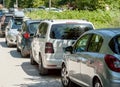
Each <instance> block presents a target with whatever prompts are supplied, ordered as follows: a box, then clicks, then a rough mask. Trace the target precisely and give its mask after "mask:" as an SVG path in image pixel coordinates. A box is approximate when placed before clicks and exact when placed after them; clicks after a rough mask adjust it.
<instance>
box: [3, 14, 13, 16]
mask: <svg viewBox="0 0 120 87" xmlns="http://www.w3.org/2000/svg"><path fill="white" fill-rule="evenodd" d="M5 16H13V14H11V13H6V14H5Z"/></svg>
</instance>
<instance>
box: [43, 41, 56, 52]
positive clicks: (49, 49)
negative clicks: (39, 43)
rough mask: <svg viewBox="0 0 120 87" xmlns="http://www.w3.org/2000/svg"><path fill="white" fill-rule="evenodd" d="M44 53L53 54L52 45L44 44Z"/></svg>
mask: <svg viewBox="0 0 120 87" xmlns="http://www.w3.org/2000/svg"><path fill="white" fill-rule="evenodd" d="M45 53H54V49H53V44H52V43H50V42H47V43H46V44H45Z"/></svg>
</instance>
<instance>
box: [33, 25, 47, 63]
mask: <svg viewBox="0 0 120 87" xmlns="http://www.w3.org/2000/svg"><path fill="white" fill-rule="evenodd" d="M47 26H48V24H47V23H41V24H40V26H39V29H38V30H37V34H36V37H35V38H34V39H33V42H32V50H33V57H34V58H35V60H36V61H37V62H38V63H39V53H41V55H43V54H44V52H42V50H44V49H45V48H44V43H45V42H44V41H45V36H46V32H47V28H46V27H47Z"/></svg>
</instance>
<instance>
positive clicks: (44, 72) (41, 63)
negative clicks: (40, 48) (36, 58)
mask: <svg viewBox="0 0 120 87" xmlns="http://www.w3.org/2000/svg"><path fill="white" fill-rule="evenodd" d="M39 74H40V75H46V74H48V69H45V68H44V67H43V62H42V58H41V56H40V63H39Z"/></svg>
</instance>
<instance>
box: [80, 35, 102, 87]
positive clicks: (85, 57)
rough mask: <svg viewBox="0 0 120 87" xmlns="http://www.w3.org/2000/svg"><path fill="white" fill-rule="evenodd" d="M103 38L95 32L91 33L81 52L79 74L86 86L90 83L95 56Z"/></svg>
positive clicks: (93, 71)
mask: <svg viewBox="0 0 120 87" xmlns="http://www.w3.org/2000/svg"><path fill="white" fill-rule="evenodd" d="M102 42H103V39H102V37H101V36H99V35H97V34H92V36H91V38H90V41H89V43H88V47H87V51H85V52H81V76H82V81H83V83H85V85H86V86H90V85H92V84H91V83H92V78H93V76H94V75H95V66H96V64H97V61H98V60H97V57H98V56H99V50H100V48H101V45H102Z"/></svg>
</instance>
